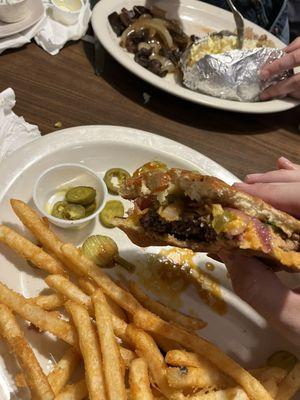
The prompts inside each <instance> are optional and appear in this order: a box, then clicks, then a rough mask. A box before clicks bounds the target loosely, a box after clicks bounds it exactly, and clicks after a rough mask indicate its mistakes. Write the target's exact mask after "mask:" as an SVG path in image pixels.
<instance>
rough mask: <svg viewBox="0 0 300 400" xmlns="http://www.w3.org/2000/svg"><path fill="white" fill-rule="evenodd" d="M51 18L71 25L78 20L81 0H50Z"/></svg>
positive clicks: (81, 5)
mask: <svg viewBox="0 0 300 400" xmlns="http://www.w3.org/2000/svg"><path fill="white" fill-rule="evenodd" d="M51 3H52V16H53V18H54V19H55V20H56V21H58V22H60V23H62V24H64V25H73V24H75V23H76V22H78V18H79V14H80V11H81V9H82V7H83V2H82V0H51Z"/></svg>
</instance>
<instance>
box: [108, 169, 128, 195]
mask: <svg viewBox="0 0 300 400" xmlns="http://www.w3.org/2000/svg"><path fill="white" fill-rule="evenodd" d="M129 177H130V174H129V172H127V171H126V170H125V169H122V168H111V169H109V170H108V171H106V173H105V175H104V182H105V183H106V186H107V189H108V191H109V193H111V194H119V189H120V185H121V184H122V182H123V181H124V180H125V179H127V178H129Z"/></svg>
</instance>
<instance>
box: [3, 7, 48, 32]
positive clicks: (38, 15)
mask: <svg viewBox="0 0 300 400" xmlns="http://www.w3.org/2000/svg"><path fill="white" fill-rule="evenodd" d="M28 9H29V11H28V16H27V17H26V18H24V19H22V20H21V21H18V22H14V23H11V24H7V23H5V22H0V38H4V37H7V36H12V35H15V34H17V33H20V32H23V31H25V30H26V29H28V28H30V27H31V26H32V25H34V24H36V23H37V22H38V21H39V20H40V19H42V17H43V15H44V13H45V8H44V5H43V3H42V1H41V0H28Z"/></svg>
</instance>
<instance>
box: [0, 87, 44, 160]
mask: <svg viewBox="0 0 300 400" xmlns="http://www.w3.org/2000/svg"><path fill="white" fill-rule="evenodd" d="M15 104H16V97H15V92H14V91H13V90H12V89H11V88H8V89H6V90H4V91H3V92H1V93H0V162H1V161H2V160H3V159H4V158H5V157H7V156H8V155H9V154H11V153H12V152H13V151H15V150H16V149H18V148H19V147H21V146H23V145H24V144H26V143H29V142H31V141H32V140H35V139H38V138H39V137H40V136H41V134H40V131H39V129H38V127H37V126H36V125H31V124H28V123H27V122H26V121H25V120H24V118H23V117H18V116H17V115H16V114H15V113H14V112H13V111H12V109H13V108H14V106H15Z"/></svg>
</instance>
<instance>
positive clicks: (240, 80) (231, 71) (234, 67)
mask: <svg viewBox="0 0 300 400" xmlns="http://www.w3.org/2000/svg"><path fill="white" fill-rule="evenodd" d="M202 40H203V39H202ZM197 44H198V43H197V42H195V43H194V44H193V45H192V46H197ZM190 49H191V47H190V48H189V49H187V50H186V52H185V53H184V54H183V56H182V59H181V68H182V72H183V84H184V85H185V86H186V87H188V88H189V89H192V90H194V91H198V92H201V93H205V94H208V95H211V96H214V97H220V98H222V99H228V100H236V101H248V102H254V101H259V94H260V93H261V92H262V91H263V90H264V89H266V88H267V87H269V86H270V85H273V84H274V83H276V82H278V81H281V80H283V79H286V78H287V77H288V76H290V75H291V72H286V73H283V74H281V75H278V76H275V77H273V78H271V79H269V80H267V81H262V80H261V79H260V78H259V71H260V69H261V67H262V66H263V65H264V64H266V63H268V62H272V61H274V60H276V59H278V58H280V57H282V56H283V55H284V52H283V51H282V50H280V49H274V48H270V47H258V48H255V49H251V50H245V49H242V50H231V51H227V52H225V53H222V54H211V55H206V56H205V57H203V58H201V59H200V60H199V61H197V62H196V63H195V64H194V65H192V66H190V65H189V63H188V60H189V51H190Z"/></svg>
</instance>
